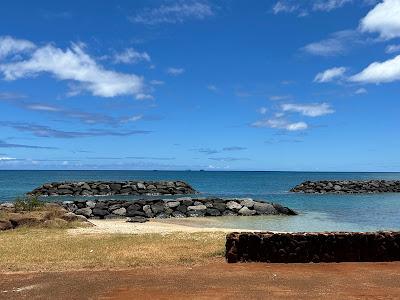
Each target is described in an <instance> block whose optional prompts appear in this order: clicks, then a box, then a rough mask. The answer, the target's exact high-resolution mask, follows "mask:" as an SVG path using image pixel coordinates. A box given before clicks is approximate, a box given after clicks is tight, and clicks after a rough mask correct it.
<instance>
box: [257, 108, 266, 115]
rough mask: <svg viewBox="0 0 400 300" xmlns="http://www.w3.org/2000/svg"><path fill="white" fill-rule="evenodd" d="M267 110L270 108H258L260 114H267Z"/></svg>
mask: <svg viewBox="0 0 400 300" xmlns="http://www.w3.org/2000/svg"><path fill="white" fill-rule="evenodd" d="M267 111H268V108H266V107H260V108H259V109H258V112H259V113H260V114H262V115H265V114H266V113H267Z"/></svg>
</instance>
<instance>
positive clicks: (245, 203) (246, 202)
mask: <svg viewBox="0 0 400 300" xmlns="http://www.w3.org/2000/svg"><path fill="white" fill-rule="evenodd" d="M240 205H242V206H246V207H247V208H252V207H253V206H254V200H253V199H250V198H249V199H243V200H242V201H240Z"/></svg>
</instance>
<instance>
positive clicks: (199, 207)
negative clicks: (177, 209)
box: [187, 204, 207, 211]
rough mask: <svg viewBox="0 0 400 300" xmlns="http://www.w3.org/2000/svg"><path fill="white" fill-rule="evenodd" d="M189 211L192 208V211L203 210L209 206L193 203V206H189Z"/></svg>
mask: <svg viewBox="0 0 400 300" xmlns="http://www.w3.org/2000/svg"><path fill="white" fill-rule="evenodd" d="M187 209H188V211H189V210H192V211H202V210H207V207H206V206H205V205H203V204H201V205H193V206H188V208H187Z"/></svg>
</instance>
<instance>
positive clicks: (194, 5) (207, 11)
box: [129, 0, 214, 25]
mask: <svg viewBox="0 0 400 300" xmlns="http://www.w3.org/2000/svg"><path fill="white" fill-rule="evenodd" d="M213 15H214V12H213V9H212V8H211V6H210V5H208V4H207V3H206V2H204V1H183V0H182V1H177V2H175V3H172V4H165V5H161V6H159V7H157V8H153V9H145V10H143V11H141V12H139V13H138V14H137V15H135V16H132V17H130V18H129V20H130V21H131V22H134V23H142V24H146V25H158V24H162V23H171V24H176V23H183V22H185V21H187V20H203V19H205V18H207V17H211V16H213Z"/></svg>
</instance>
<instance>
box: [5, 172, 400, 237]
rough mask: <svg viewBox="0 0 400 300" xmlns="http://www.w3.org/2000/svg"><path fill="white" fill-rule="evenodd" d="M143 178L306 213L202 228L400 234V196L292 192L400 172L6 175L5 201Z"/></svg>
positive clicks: (216, 221) (214, 221)
mask: <svg viewBox="0 0 400 300" xmlns="http://www.w3.org/2000/svg"><path fill="white" fill-rule="evenodd" d="M139 179H143V180H174V179H180V180H184V181H186V182H188V183H190V184H191V185H192V186H193V187H194V188H195V189H197V190H198V191H200V192H201V193H203V194H204V195H205V196H207V195H216V196H222V197H252V198H254V199H260V200H265V201H273V202H279V203H281V204H284V205H286V206H288V207H290V208H292V209H295V210H296V211H298V212H299V213H300V215H299V216H296V217H285V216H266V217H244V218H238V217H236V218H229V217H221V218H208V219H207V220H205V221H204V220H201V221H200V220H199V221H198V225H199V226H215V227H219V226H220V227H222V226H225V227H227V226H228V227H230V228H248V229H262V230H282V231H324V230H349V231H369V230H400V194H375V195H304V194H294V193H289V192H288V191H289V189H290V188H291V187H293V186H295V185H296V184H298V183H300V182H302V181H305V180H323V179H359V180H362V179H399V180H400V173H327V172H323V173H322V172H321V173H320V172H207V171H204V172H196V171H0V202H2V201H3V202H4V201H9V200H12V199H14V198H15V197H16V196H19V195H23V194H24V193H26V192H27V191H30V190H32V189H34V188H35V187H37V186H39V185H41V184H43V183H46V182H52V181H78V180H79V181H84V180H139ZM114 198H115V197H114ZM58 199H59V198H58Z"/></svg>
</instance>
